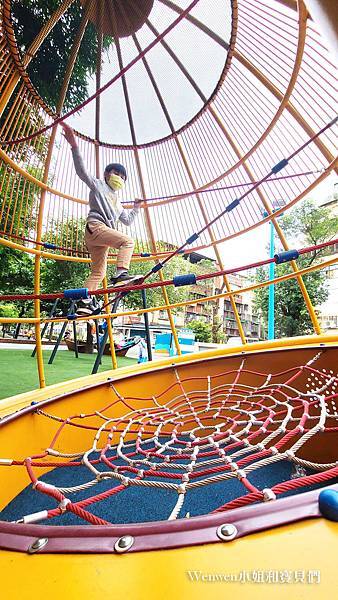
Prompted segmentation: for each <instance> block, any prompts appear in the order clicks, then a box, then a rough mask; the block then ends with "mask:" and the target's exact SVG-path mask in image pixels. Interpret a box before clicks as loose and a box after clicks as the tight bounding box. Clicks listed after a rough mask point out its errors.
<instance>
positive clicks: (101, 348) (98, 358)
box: [92, 292, 127, 375]
mask: <svg viewBox="0 0 338 600" xmlns="http://www.w3.org/2000/svg"><path fill="white" fill-rule="evenodd" d="M126 294H127V292H124V293H123V292H120V293H119V294H118V296H117V297H116V298H115V300H114V304H113V306H112V313H115V312H116V311H117V307H118V305H119V303H120V300H122V298H123V297H124V296H125V295H126ZM110 322H111V320H110V319H109V318H108V320H107V328H106V331H105V332H104V336H103V338H102V341H101V343H100V344H99V345H98V348H97V356H96V359H95V363H94V366H93V369H92V375H94V374H95V373H97V372H98V369H99V365H100V364H101V359H102V356H103V353H104V349H105V347H106V344H107V341H108V335H109V326H108V325H109V323H110ZM113 343H114V342H113Z"/></svg>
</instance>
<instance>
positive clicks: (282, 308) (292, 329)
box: [255, 257, 328, 338]
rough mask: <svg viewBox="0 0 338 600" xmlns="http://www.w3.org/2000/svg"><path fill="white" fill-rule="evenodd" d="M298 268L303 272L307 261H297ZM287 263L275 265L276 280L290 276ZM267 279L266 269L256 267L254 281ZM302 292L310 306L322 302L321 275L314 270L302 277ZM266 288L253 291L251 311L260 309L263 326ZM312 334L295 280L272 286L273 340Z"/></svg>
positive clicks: (326, 294)
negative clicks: (304, 287) (305, 293)
mask: <svg viewBox="0 0 338 600" xmlns="http://www.w3.org/2000/svg"><path fill="white" fill-rule="evenodd" d="M297 264H298V267H299V268H300V269H303V268H305V267H307V266H308V265H309V259H306V258H303V257H302V258H299V259H298V260H297ZM290 272H291V268H290V265H288V264H282V265H278V266H277V268H276V277H281V276H282V275H285V274H286V273H290ZM268 278H269V276H268V271H267V269H264V268H260V269H258V272H257V277H256V281H257V282H260V281H266V280H267V279H268ZM303 280H304V283H305V285H306V289H307V291H308V293H309V296H310V298H311V302H312V304H313V305H314V306H318V305H320V304H322V303H323V302H325V300H326V299H327V296H328V292H327V289H326V282H325V275H324V274H323V273H322V272H320V271H315V272H313V273H309V274H308V275H305V276H303ZM268 294H269V292H268V288H267V287H265V288H260V289H258V290H256V291H255V309H256V310H257V309H260V310H261V311H262V314H263V320H264V322H265V325H266V326H267V321H268ZM310 333H313V326H312V322H311V319H310V316H309V313H308V311H307V308H306V305H305V301H304V298H303V294H302V292H301V290H300V287H299V285H298V283H297V280H296V279H290V280H288V281H284V282H283V283H279V284H277V285H276V286H275V337H276V338H279V337H285V336H286V337H293V336H297V335H308V334H310Z"/></svg>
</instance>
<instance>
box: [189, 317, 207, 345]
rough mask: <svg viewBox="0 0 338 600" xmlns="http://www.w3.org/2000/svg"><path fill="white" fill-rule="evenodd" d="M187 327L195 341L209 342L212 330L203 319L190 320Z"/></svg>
mask: <svg viewBox="0 0 338 600" xmlns="http://www.w3.org/2000/svg"><path fill="white" fill-rule="evenodd" d="M187 327H188V329H191V331H193V332H194V334H195V335H196V341H197V342H211V339H212V332H211V325H209V323H205V321H191V322H190V323H189V324H188V326H187Z"/></svg>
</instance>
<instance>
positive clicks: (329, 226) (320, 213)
mask: <svg viewBox="0 0 338 600" xmlns="http://www.w3.org/2000/svg"><path fill="white" fill-rule="evenodd" d="M280 224H281V226H282V229H283V231H284V233H285V235H286V236H287V237H290V239H292V240H300V241H301V243H304V244H306V245H316V244H320V243H321V242H325V241H329V240H330V239H333V238H334V237H336V235H337V231H338V217H337V216H334V215H333V214H332V212H331V211H330V209H329V208H325V207H319V208H318V207H317V206H316V205H315V203H314V202H313V200H305V201H304V202H302V203H301V204H300V205H299V206H298V205H297V206H296V207H295V208H294V209H293V210H291V212H290V213H287V214H286V215H284V216H283V217H282V218H281V220H280ZM317 254H319V253H318V252H315V253H314V254H313V256H312V262H313V260H314V258H316V257H317ZM320 254H323V251H320Z"/></svg>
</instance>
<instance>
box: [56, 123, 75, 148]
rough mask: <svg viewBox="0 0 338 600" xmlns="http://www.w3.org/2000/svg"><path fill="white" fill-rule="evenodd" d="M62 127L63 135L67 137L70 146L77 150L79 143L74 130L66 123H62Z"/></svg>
mask: <svg viewBox="0 0 338 600" xmlns="http://www.w3.org/2000/svg"><path fill="white" fill-rule="evenodd" d="M60 125H61V127H62V129H63V135H64V136H65V138H66V140H67V142H68V144H70V145H71V147H72V148H76V147H77V143H76V139H75V135H74V131H73V130H72V128H71V127H69V125H67V124H66V123H60Z"/></svg>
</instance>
